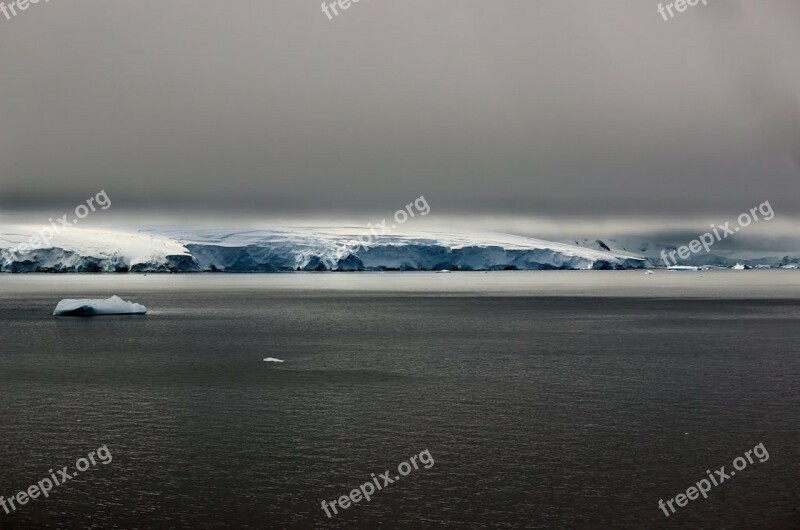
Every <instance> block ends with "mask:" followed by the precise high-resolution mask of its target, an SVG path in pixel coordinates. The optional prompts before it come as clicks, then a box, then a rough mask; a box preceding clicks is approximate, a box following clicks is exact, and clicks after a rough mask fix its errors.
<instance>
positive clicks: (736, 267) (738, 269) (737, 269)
mask: <svg viewBox="0 0 800 530" xmlns="http://www.w3.org/2000/svg"><path fill="white" fill-rule="evenodd" d="M731 269H733V270H735V271H743V270H744V269H745V266H744V265H743V264H741V263H737V264H736V265H734V266H733V267H731Z"/></svg>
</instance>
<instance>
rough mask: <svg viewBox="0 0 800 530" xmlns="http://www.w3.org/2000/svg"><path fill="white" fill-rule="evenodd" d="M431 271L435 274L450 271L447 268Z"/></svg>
mask: <svg viewBox="0 0 800 530" xmlns="http://www.w3.org/2000/svg"><path fill="white" fill-rule="evenodd" d="M433 272H435V273H436V274H444V273H446V272H450V271H449V270H448V269H440V270H438V271H433Z"/></svg>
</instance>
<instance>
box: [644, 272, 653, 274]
mask: <svg viewBox="0 0 800 530" xmlns="http://www.w3.org/2000/svg"><path fill="white" fill-rule="evenodd" d="M644 273H645V274H654V273H653V271H644Z"/></svg>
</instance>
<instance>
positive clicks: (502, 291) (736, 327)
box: [0, 271, 800, 529]
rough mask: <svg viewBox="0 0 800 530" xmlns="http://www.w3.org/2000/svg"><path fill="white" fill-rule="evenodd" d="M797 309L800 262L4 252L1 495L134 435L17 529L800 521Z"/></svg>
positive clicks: (12, 520) (766, 524) (29, 508)
mask: <svg viewBox="0 0 800 530" xmlns="http://www.w3.org/2000/svg"><path fill="white" fill-rule="evenodd" d="M112 294H118V295H120V296H122V297H123V298H125V299H128V300H133V301H136V302H139V303H143V304H145V305H146V306H147V307H148V310H149V313H148V315H147V316H146V317H101V318H92V319H77V318H54V317H52V316H51V313H52V310H53V308H54V307H55V305H56V303H57V302H58V301H59V300H60V299H61V298H66V297H108V296H110V295H112ZM798 324H800V271H719V272H710V273H709V272H704V273H666V272H657V273H656V274H654V275H647V276H645V275H644V274H642V273H641V271H629V272H611V271H608V272H605V271H592V272H581V271H575V272H498V273H489V274H482V273H453V274H432V273H386V274H379V273H375V274H371V273H363V274H330V273H322V274H282V275H146V276H144V275H103V276H95V275H2V276H0V495H3V496H5V497H6V498H8V497H10V496H12V495H15V494H16V493H17V492H18V491H21V490H25V489H27V488H28V487H29V486H30V485H32V484H36V483H37V482H38V481H39V480H41V479H42V478H43V477H47V476H49V474H50V473H49V472H48V470H50V469H54V470H55V469H60V468H61V467H63V466H70V467H74V463H75V461H76V460H77V459H78V458H80V457H82V456H86V455H87V453H88V452H90V451H92V450H95V449H97V448H98V447H100V446H102V445H106V446H107V447H108V449H109V451H110V452H111V454H112V456H113V460H112V461H111V462H110V463H109V464H107V465H101V464H100V465H97V466H94V467H92V468H91V469H89V471H86V472H85V473H82V474H80V475H79V476H76V477H75V478H74V479H72V480H70V481H68V482H66V483H65V484H63V485H61V486H58V487H55V488H54V489H53V490H52V491H51V492H50V496H49V498H46V499H44V498H41V497H40V498H39V499H36V500H33V501H30V502H28V503H27V504H26V505H24V506H20V507H18V509H17V510H16V511H14V512H13V513H11V514H10V515H6V514H5V513H4V512H3V511H2V509H0V528H192V529H196V528H197V529H200V528H376V527H383V528H445V527H446V528H658V527H664V528H666V527H684V528H700V527H702V528H800V486H798V483H799V482H800V480H799V479H800V353H798V346H797V345H798V339H800V326H798ZM265 357H275V358H279V359H283V360H285V362H284V363H283V364H278V363H265V362H263V359H264V358H265ZM759 443H763V444H764V446H765V447H766V449H767V450H768V452H769V459H768V460H767V461H766V462H763V463H762V462H758V460H756V461H755V463H754V464H751V465H748V467H747V468H746V469H744V470H742V471H740V472H738V473H737V474H736V475H735V476H733V477H731V478H730V479H729V480H726V481H725V483H724V484H720V485H719V486H718V487H715V488H713V489H712V490H711V491H710V492H709V493H708V498H707V499H703V498H702V497H701V498H700V499H698V500H694V501H691V502H689V503H688V505H687V506H686V507H683V508H679V509H678V511H677V513H676V514H674V515H672V516H670V517H669V518H666V517H665V516H664V513H663V512H662V511H661V510H660V509H659V508H658V504H657V503H658V500H659V499H665V500H666V499H670V498H672V497H674V496H675V495H677V494H679V493H681V492H685V491H686V489H687V488H688V487H690V486H692V485H693V484H695V483H696V482H697V481H699V480H701V479H703V478H705V477H706V472H705V471H706V470H707V469H710V470H712V472H713V470H715V469H718V468H719V467H720V466H723V465H725V466H726V469H727V470H728V471H730V470H731V469H732V465H731V462H732V461H733V459H735V458H736V457H737V456H741V455H743V454H744V453H745V452H746V451H747V450H749V449H752V448H753V447H754V446H755V445H757V444H759ZM425 449H428V450H429V451H430V454H431V455H432V456H433V458H434V460H435V464H434V466H433V467H431V468H430V469H423V468H422V467H420V469H418V470H416V471H413V472H411V473H410V474H409V475H408V476H407V477H403V478H402V479H401V480H399V481H397V482H396V483H394V484H391V485H388V486H386V488H385V489H383V490H382V491H379V492H376V493H375V494H374V495H373V498H372V500H371V501H370V502H365V501H362V502H360V503H359V504H357V505H355V506H352V507H350V508H349V509H347V510H341V509H340V510H339V511H340V513H339V514H338V515H335V516H334V517H333V518H330V519H329V518H327V517H326V515H325V512H324V511H323V510H322V508H321V501H323V500H328V501H331V500H333V499H336V498H338V497H340V496H342V495H346V494H348V493H349V492H350V491H351V490H352V489H354V488H357V487H358V486H359V485H361V484H362V483H364V482H367V481H369V480H371V474H372V473H375V474H376V475H377V474H380V473H383V472H384V471H385V470H391V471H392V475H395V474H396V473H395V470H396V469H397V465H398V464H399V463H400V462H402V461H404V460H408V459H409V458H410V457H411V456H413V455H417V454H419V453H420V452H421V451H423V450H425Z"/></svg>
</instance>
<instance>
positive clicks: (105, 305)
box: [53, 295, 147, 317]
mask: <svg viewBox="0 0 800 530" xmlns="http://www.w3.org/2000/svg"><path fill="white" fill-rule="evenodd" d="M145 313H147V308H146V307H145V306H143V305H141V304H134V303H133V302H126V301H125V300H123V299H122V298H120V297H119V296H116V295H115V296H112V297H111V298H108V299H107V300H103V299H99V298H98V299H89V298H85V299H83V300H69V299H65V300H61V301H60V302H59V303H58V305H57V306H56V310H55V311H53V316H56V317H93V316H97V315H144V314H145Z"/></svg>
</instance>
